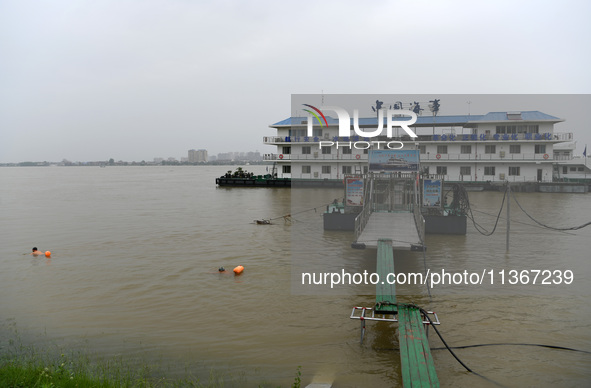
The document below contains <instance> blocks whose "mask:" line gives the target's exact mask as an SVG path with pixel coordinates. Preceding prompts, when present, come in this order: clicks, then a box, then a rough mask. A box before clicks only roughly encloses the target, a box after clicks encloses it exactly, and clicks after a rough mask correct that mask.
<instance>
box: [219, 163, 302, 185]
mask: <svg viewBox="0 0 591 388" xmlns="http://www.w3.org/2000/svg"><path fill="white" fill-rule="evenodd" d="M215 183H216V184H217V185H218V186H227V187H291V179H290V178H277V173H276V172H275V165H273V170H272V172H271V174H265V175H254V174H253V173H252V172H248V171H246V170H243V169H242V167H238V168H237V169H236V171H234V172H232V171H228V172H227V173H226V174H225V175H223V176H221V177H219V178H216V179H215Z"/></svg>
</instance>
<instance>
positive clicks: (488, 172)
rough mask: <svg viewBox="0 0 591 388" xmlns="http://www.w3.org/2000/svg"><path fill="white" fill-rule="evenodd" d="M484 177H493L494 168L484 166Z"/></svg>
mask: <svg viewBox="0 0 591 388" xmlns="http://www.w3.org/2000/svg"><path fill="white" fill-rule="evenodd" d="M484 175H495V167H494V166H484Z"/></svg>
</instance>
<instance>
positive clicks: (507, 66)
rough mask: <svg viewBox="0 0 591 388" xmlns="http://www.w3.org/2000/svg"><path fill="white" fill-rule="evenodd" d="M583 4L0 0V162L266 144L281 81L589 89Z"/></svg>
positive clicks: (355, 89) (297, 89)
mask: <svg viewBox="0 0 591 388" xmlns="http://www.w3.org/2000/svg"><path fill="white" fill-rule="evenodd" d="M590 4H591V3H589V2H586V1H565V2H560V3H558V2H556V1H551V2H550V1H517V2H516V1H492V2H478V1H447V2H440V1H404V2H399V1H390V2H387V1H373V2H361V1H315V2H312V1H297V2H292V1H248V2H246V1H241V2H240V1H189V0H185V1H181V0H166V1H165V0H160V1H156V0H142V1H139V0H135V1H134V0H116V1H115V0H112V1H109V0H104V1H74V0H71V1H63V0H52V1H49V0H48V1H29V0H0V162H18V161H26V160H30V161H44V160H47V161H59V160H61V159H63V158H66V159H69V160H72V161H88V160H106V159H109V158H114V159H116V160H120V159H122V160H129V161H131V160H136V161H140V160H152V159H153V158H154V157H165V158H167V157H171V156H172V157H175V158H180V157H182V156H186V154H187V150H188V149H191V148H205V149H207V150H208V151H209V152H210V154H215V153H218V152H224V151H254V150H259V151H260V152H272V151H273V148H271V147H268V146H264V145H263V144H262V138H263V136H269V135H273V134H274V131H273V130H272V129H271V128H268V125H269V124H272V123H275V122H277V121H280V120H282V119H284V118H286V117H288V116H289V115H290V109H291V106H290V98H291V94H292V93H321V91H324V93H327V94H328V93H343V94H345V93H376V94H377V93H380V94H396V93H429V94H433V95H434V96H437V94H453V93H467V94H481V93H502V94H505V93H571V94H572V93H590V92H591V75H590V71H589V63H590V62H591V52H590V51H589V50H588V40H589V36H591V26H590V24H589V23H588V19H589V16H590V15H591V5H590ZM374 101H375V99H374ZM443 104H445V100H442V106H443ZM519 109H521V108H520V107H515V110H519ZM586 109H587V110H588V109H589V108H588V107H586ZM471 110H472V113H473V114H483V113H486V112H487V111H488V110H492V109H487V107H486V106H483V107H479V106H478V104H477V103H474V104H471ZM540 110H542V109H540ZM544 111H545V113H548V114H552V115H556V116H561V113H560V112H554V111H552V110H545V109H544ZM462 113H466V112H446V114H462ZM565 118H566V119H567V120H568V119H569V118H568V117H565ZM583 124H584V125H585V127H583V126H582V125H581V126H578V127H576V128H569V131H572V132H574V133H575V136H576V138H577V140H578V145H579V146H578V152H579V153H581V152H582V149H583V147H584V144H586V143H588V144H590V145H591V135H590V134H589V131H588V130H587V126H588V120H587V122H584V123H583ZM590 152H591V151H590Z"/></svg>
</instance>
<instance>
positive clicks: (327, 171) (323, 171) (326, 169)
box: [322, 166, 330, 174]
mask: <svg viewBox="0 0 591 388" xmlns="http://www.w3.org/2000/svg"><path fill="white" fill-rule="evenodd" d="M322 173H323V174H330V166H322Z"/></svg>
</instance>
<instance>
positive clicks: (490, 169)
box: [436, 166, 521, 176]
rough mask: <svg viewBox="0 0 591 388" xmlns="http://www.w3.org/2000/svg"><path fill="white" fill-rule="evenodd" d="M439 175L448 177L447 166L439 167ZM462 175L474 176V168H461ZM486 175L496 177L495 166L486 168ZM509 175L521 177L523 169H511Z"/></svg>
mask: <svg viewBox="0 0 591 388" xmlns="http://www.w3.org/2000/svg"><path fill="white" fill-rule="evenodd" d="M436 171H437V174H438V175H447V166H437V169H436ZM460 175H472V167H471V166H460ZM484 175H496V168H495V166H485V167H484ZM509 175H515V176H518V175H521V168H520V167H509Z"/></svg>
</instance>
